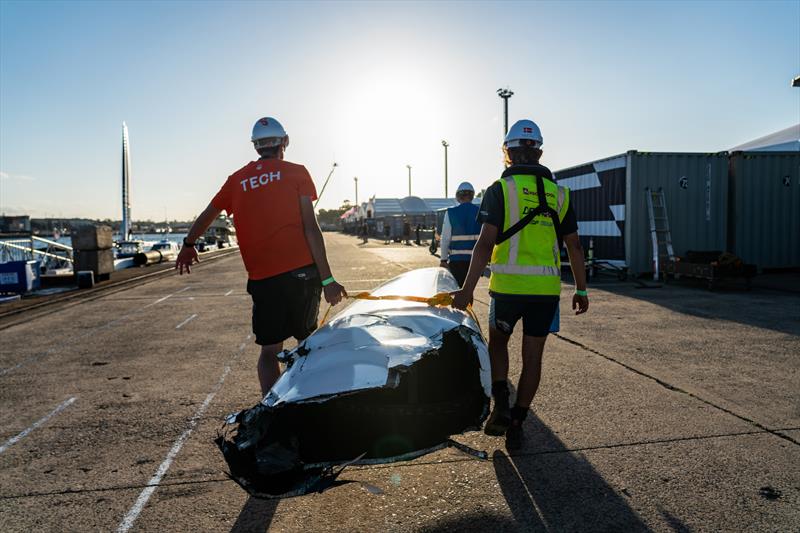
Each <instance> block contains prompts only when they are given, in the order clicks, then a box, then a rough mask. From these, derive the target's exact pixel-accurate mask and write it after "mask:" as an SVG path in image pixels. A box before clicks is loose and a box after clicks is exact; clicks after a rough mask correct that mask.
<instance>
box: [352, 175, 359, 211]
mask: <svg viewBox="0 0 800 533" xmlns="http://www.w3.org/2000/svg"><path fill="white" fill-rule="evenodd" d="M353 181H354V182H355V184H356V209H358V206H359V203H358V178H355V177H354V178H353Z"/></svg>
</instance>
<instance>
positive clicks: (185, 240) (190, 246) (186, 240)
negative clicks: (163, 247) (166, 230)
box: [183, 237, 195, 248]
mask: <svg viewBox="0 0 800 533" xmlns="http://www.w3.org/2000/svg"><path fill="white" fill-rule="evenodd" d="M183 245H184V246H186V247H188V248H194V245H195V243H193V242H189V240H188V239H187V238H186V237H184V238H183Z"/></svg>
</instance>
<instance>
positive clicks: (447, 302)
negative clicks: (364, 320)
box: [319, 292, 481, 328]
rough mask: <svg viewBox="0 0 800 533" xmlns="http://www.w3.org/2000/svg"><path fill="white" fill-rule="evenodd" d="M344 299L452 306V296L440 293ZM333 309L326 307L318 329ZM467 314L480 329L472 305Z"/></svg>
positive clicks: (360, 293)
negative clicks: (427, 296)
mask: <svg viewBox="0 0 800 533" xmlns="http://www.w3.org/2000/svg"><path fill="white" fill-rule="evenodd" d="M346 298H348V299H350V300H400V301H404V302H417V303H423V304H427V305H429V306H431V307H450V306H452V305H453V296H452V295H451V294H450V293H449V292H440V293H438V294H435V295H433V296H432V297H430V298H425V297H423V296H397V295H386V296H374V295H372V294H371V293H369V292H359V293H357V294H348V295H347V296H346ZM332 308H333V306H332V305H329V306H328V309H327V310H326V311H325V315H323V317H322V320H320V322H319V327H322V326H323V324H325V322H327V321H328V315H329V314H330V313H331V309H332ZM467 314H469V316H470V317H471V318H472V320H474V321H475V323H476V324H478V328H480V327H481V325H480V322H478V317H477V316H475V311H473V310H472V304H470V305H468V306H467Z"/></svg>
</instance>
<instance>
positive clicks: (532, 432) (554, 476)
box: [492, 413, 650, 532]
mask: <svg viewBox="0 0 800 533" xmlns="http://www.w3.org/2000/svg"><path fill="white" fill-rule="evenodd" d="M525 433H526V437H527V442H526V445H525V448H524V449H523V450H521V451H520V452H517V453H516V454H515V455H513V456H511V457H509V456H507V455H506V454H505V453H503V452H502V451H499V450H498V451H496V452H495V453H494V455H493V457H492V460H493V462H494V469H495V472H496V473H497V480H498V482H499V483H500V489H501V490H502V491H503V496H505V499H506V502H507V503H508V506H509V508H510V509H511V512H512V514H513V515H514V520H515V522H516V528H517V529H518V530H524V531H580V532H584V531H626V532H634V531H650V529H649V528H648V527H647V525H645V524H644V522H642V520H641V518H640V517H639V516H638V515H637V514H636V512H635V511H634V510H633V509H631V507H630V506H629V505H628V502H626V501H625V498H624V497H623V496H620V495H619V494H617V493H616V492H615V491H614V489H612V488H611V487H610V486H609V485H608V483H606V481H605V480H604V479H603V477H602V476H601V475H600V474H599V473H598V472H597V471H596V470H595V469H594V467H592V465H591V463H589V461H587V460H586V459H584V458H583V457H581V456H580V455H579V454H576V453H572V452H568V451H567V448H566V447H565V446H564V444H563V443H562V442H561V440H560V439H559V438H558V437H556V435H555V434H554V433H553V432H552V431H550V429H549V428H548V427H547V426H546V425H544V424H543V423H542V421H541V420H539V419H538V418H537V417H536V416H535V415H534V414H533V413H530V415H529V416H528V419H527V421H526V423H525ZM541 452H546V453H541Z"/></svg>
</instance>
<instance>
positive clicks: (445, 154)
mask: <svg viewBox="0 0 800 533" xmlns="http://www.w3.org/2000/svg"><path fill="white" fill-rule="evenodd" d="M442 146H444V197H445V198H447V147H448V146H450V145H449V144H448V143H447V141H445V140H444V139H443V140H442Z"/></svg>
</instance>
